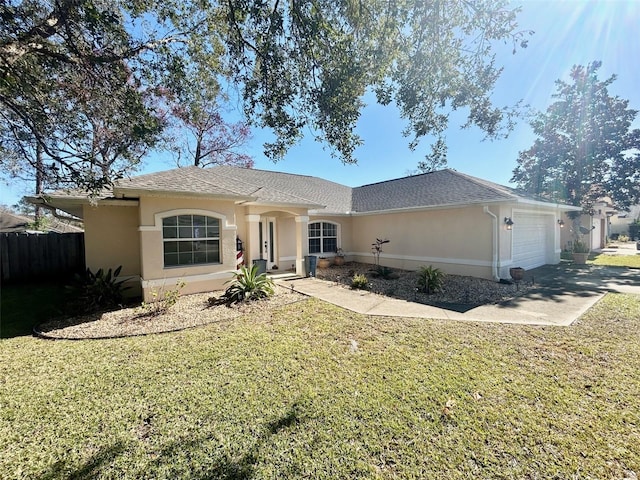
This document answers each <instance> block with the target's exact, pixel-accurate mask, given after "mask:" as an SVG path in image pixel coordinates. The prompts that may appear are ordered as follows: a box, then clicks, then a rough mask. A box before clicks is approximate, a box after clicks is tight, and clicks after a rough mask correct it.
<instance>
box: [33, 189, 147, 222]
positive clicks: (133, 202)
mask: <svg viewBox="0 0 640 480" xmlns="http://www.w3.org/2000/svg"><path fill="white" fill-rule="evenodd" d="M24 198H25V200H27V202H29V203H32V204H34V205H41V206H43V207H46V208H55V209H57V210H62V211H63V212H66V213H68V214H69V215H72V216H74V217H76V218H84V217H83V208H84V206H85V205H91V206H100V205H109V206H112V207H137V206H138V205H139V203H140V202H138V200H137V199H118V198H111V197H108V198H93V199H92V198H89V197H80V196H57V195H56V196H52V195H40V196H37V197H24Z"/></svg>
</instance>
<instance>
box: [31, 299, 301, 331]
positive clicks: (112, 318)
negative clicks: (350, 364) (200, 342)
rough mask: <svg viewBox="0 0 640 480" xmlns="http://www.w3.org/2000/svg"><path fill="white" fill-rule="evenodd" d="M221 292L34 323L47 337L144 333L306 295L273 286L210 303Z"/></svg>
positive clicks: (272, 305)
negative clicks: (243, 298)
mask: <svg viewBox="0 0 640 480" xmlns="http://www.w3.org/2000/svg"><path fill="white" fill-rule="evenodd" d="M223 293H224V292H223V291H219V292H218V291H216V292H208V293H196V294H192V295H183V296H181V297H180V298H179V299H178V302H177V303H176V304H175V305H174V306H173V307H171V309H169V311H168V312H167V313H165V314H162V315H158V316H149V315H145V312H144V310H142V309H141V308H140V307H139V306H135V307H130V308H122V309H120V310H115V311H111V312H104V313H97V314H92V315H84V316H80V317H73V318H60V319H54V320H50V321H48V322H46V323H43V324H41V325H39V326H38V327H37V329H36V330H37V333H38V334H40V335H42V336H44V337H47V338H57V339H88V338H111V337H128V336H135V335H146V334H150V333H162V332H171V331H176V330H183V329H185V328H191V327H197V326H200V325H206V324H209V323H214V322H222V321H228V320H232V319H234V318H237V317H239V316H241V315H248V314H251V313H253V312H261V313H264V312H265V311H267V310H270V309H275V308H278V307H281V306H283V305H287V304H290V303H294V302H297V301H299V300H303V299H305V298H306V297H305V296H304V295H302V294H299V293H297V292H293V291H291V290H289V289H286V288H283V287H280V286H276V293H275V295H274V296H272V297H270V298H267V299H261V300H258V301H253V302H248V303H243V304H240V305H233V306H231V307H227V306H226V305H215V306H210V305H209V298H210V297H212V296H215V297H220V296H221V295H222V294H223Z"/></svg>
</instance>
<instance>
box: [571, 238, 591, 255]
mask: <svg viewBox="0 0 640 480" xmlns="http://www.w3.org/2000/svg"><path fill="white" fill-rule="evenodd" d="M571 251H572V252H573V253H589V252H590V251H591V249H590V248H589V245H587V243H586V242H582V241H580V240H576V241H575V242H573V248H572V250H571Z"/></svg>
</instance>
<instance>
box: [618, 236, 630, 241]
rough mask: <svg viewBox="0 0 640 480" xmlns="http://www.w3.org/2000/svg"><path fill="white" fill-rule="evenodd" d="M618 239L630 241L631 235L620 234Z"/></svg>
mask: <svg viewBox="0 0 640 480" xmlns="http://www.w3.org/2000/svg"><path fill="white" fill-rule="evenodd" d="M618 241H619V242H628V241H629V237H628V236H627V235H618Z"/></svg>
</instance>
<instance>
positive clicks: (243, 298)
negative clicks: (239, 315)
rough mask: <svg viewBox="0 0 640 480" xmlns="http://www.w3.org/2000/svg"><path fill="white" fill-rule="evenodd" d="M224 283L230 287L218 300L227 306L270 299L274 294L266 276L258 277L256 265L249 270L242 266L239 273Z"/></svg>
mask: <svg viewBox="0 0 640 480" xmlns="http://www.w3.org/2000/svg"><path fill="white" fill-rule="evenodd" d="M226 283H231V285H229V287H227V289H226V290H225V292H224V295H223V296H222V297H221V299H220V300H221V302H223V303H226V304H227V305H232V304H234V303H240V302H247V301H250V300H257V299H260V298H266V297H270V296H271V295H273V294H274V292H275V285H274V284H273V281H272V280H271V279H270V278H268V277H267V274H266V273H261V274H260V275H258V265H253V266H252V267H251V269H248V268H247V267H245V266H244V265H243V266H242V267H241V268H240V272H239V273H236V274H234V276H233V279H231V280H229V281H228V282H226Z"/></svg>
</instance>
